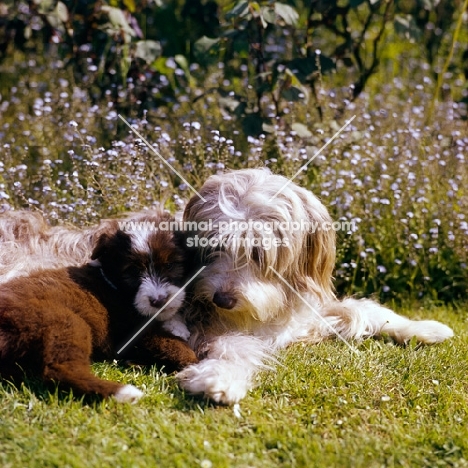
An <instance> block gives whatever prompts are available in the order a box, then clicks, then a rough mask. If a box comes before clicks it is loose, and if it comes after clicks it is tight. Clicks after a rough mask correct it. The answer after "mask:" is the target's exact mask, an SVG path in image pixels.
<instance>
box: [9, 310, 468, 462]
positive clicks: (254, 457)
mask: <svg viewBox="0 0 468 468" xmlns="http://www.w3.org/2000/svg"><path fill="white" fill-rule="evenodd" d="M400 312H402V313H405V314H407V315H409V316H412V317H415V318H422V317H424V318H433V319H437V320H441V321H443V322H445V323H447V324H449V325H451V326H452V327H453V328H454V330H455V337H454V338H453V339H451V340H449V341H448V342H446V343H443V344H441V345H437V346H432V347H420V346H417V345H415V344H414V343H410V344H409V345H408V346H406V347H400V346H394V345H393V344H391V343H387V342H385V340H379V341H375V340H367V341H364V342H363V343H361V344H356V347H357V349H358V351H359V352H358V353H353V352H352V351H351V350H350V349H349V348H348V347H346V346H345V345H344V344H343V343H341V342H337V341H329V342H325V343H322V344H320V345H315V346H308V345H303V344H296V345H294V346H292V347H290V348H289V349H288V350H286V351H284V352H283V354H282V355H281V358H280V361H281V363H280V365H279V366H278V367H277V368H276V369H275V370H274V371H271V372H267V373H264V374H263V375H261V378H260V380H259V382H258V386H257V388H256V389H255V390H254V391H252V392H251V393H250V394H249V395H248V397H247V398H246V399H245V400H243V401H242V402H241V404H240V408H230V407H217V406H213V405H212V404H210V403H207V402H205V401H202V400H197V399H194V398H192V397H190V396H188V395H184V394H183V392H181V390H179V389H178V387H177V385H176V383H175V380H174V378H173V377H172V376H168V375H166V374H164V373H160V372H159V371H157V370H156V369H154V368H150V369H141V368H138V367H136V368H129V369H128V368H124V367H121V366H120V365H119V364H117V363H115V362H114V363H98V364H95V366H94V371H95V372H96V373H97V374H98V375H100V376H102V377H108V378H114V379H117V380H119V381H121V382H126V383H132V384H134V385H137V386H139V387H140V388H142V389H144V390H145V394H146V396H145V397H144V398H143V399H142V400H140V402H139V403H138V404H136V405H128V404H124V405H119V404H117V403H115V402H113V401H98V400H87V401H82V400H80V399H77V398H74V397H73V396H72V395H70V394H68V393H63V392H60V391H57V390H56V391H55V392H54V390H52V391H50V392H49V390H48V389H46V388H45V387H43V386H42V384H40V383H37V382H34V381H33V382H27V383H26V384H25V385H23V386H21V387H20V388H18V387H13V386H11V385H9V384H7V383H3V384H2V386H1V387H0V414H1V417H0V441H1V453H0V464H1V466H2V467H36V466H37V467H39V466H40V467H61V468H64V467H120V466H121V467H148V466H159V467H196V466H201V467H211V466H212V467H230V466H232V467H265V466H272V467H273V466H275V467H276V466H284V467H293V466H298V467H300V466H304V467H305V466H307V467H314V466H317V467H347V466H349V467H383V466H389V467H397V466H401V467H416V466H417V467H423V466H427V467H435V466H455V467H465V466H468V442H467V441H468V429H467V417H468V397H467V393H466V389H467V384H468V377H467V376H468V334H467V331H466V322H467V319H468V314H467V313H466V311H465V310H463V309H459V310H454V309H451V308H444V307H440V308H431V309H430V310H422V309H419V310H413V311H409V310H401V311H400Z"/></svg>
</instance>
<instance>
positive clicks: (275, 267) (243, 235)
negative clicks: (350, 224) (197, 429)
mask: <svg viewBox="0 0 468 468" xmlns="http://www.w3.org/2000/svg"><path fill="white" fill-rule="evenodd" d="M200 194H201V195H202V197H204V199H205V201H203V200H202V199H201V198H199V197H198V196H194V197H193V198H192V199H191V200H190V202H189V203H188V205H187V207H186V210H185V213H184V221H185V222H186V223H197V225H198V231H197V232H196V234H197V235H198V237H199V238H201V237H206V238H209V239H213V244H212V245H213V246H215V245H216V242H219V243H220V245H219V247H217V248H216V247H215V248H206V249H204V252H203V253H204V254H205V255H204V256H205V258H206V259H207V260H208V266H207V267H206V269H205V270H204V271H203V272H202V274H201V276H200V278H199V279H198V281H197V282H196V284H195V287H194V291H193V301H192V305H191V306H190V309H189V310H188V311H187V315H188V320H189V323H190V327H191V338H190V341H189V342H190V345H191V346H192V347H193V349H194V350H195V351H196V352H197V354H198V357H199V358H200V359H201V362H200V363H198V364H194V365H191V366H189V367H187V368H186V369H184V370H183V371H182V372H180V373H179V374H178V380H179V382H180V384H181V386H182V387H183V388H184V389H186V390H187V391H188V392H190V393H193V394H202V395H204V396H206V397H208V398H210V399H211V400H213V401H215V402H219V403H224V404H232V403H236V402H238V401H239V400H240V399H242V398H243V397H244V396H245V395H246V393H247V391H248V390H249V389H250V388H251V387H252V385H253V383H254V377H255V375H256V373H257V371H258V370H259V369H261V368H262V367H264V366H265V365H266V364H271V362H272V361H274V355H275V352H276V351H277V350H278V349H279V348H282V347H285V346H287V345H288V344H290V343H293V342H296V341H299V340H306V341H310V342H318V341H320V340H323V339H325V338H329V337H334V336H335V334H337V335H339V336H340V337H341V338H343V339H346V340H348V339H362V338H365V337H370V336H377V335H381V334H388V335H390V336H391V337H393V338H394V339H395V341H397V342H398V343H405V342H406V341H408V340H409V339H411V338H412V337H413V336H415V337H416V338H417V339H418V340H419V341H420V342H422V343H428V344H430V343H438V342H441V341H443V340H445V339H446V338H449V337H451V336H452V335H453V333H452V330H451V329H450V328H449V327H447V326H445V325H443V324H441V323H439V322H435V321H427V320H424V321H412V320H409V319H407V318H405V317H402V316H399V315H397V314H395V313H394V312H392V311H391V310H389V309H387V308H385V307H382V306H381V305H379V304H377V303H376V302H374V301H371V300H356V299H352V298H347V299H344V300H342V301H338V300H337V299H336V298H335V295H334V292H333V286H332V271H333V268H334V264H335V233H334V231H333V230H325V229H320V227H321V226H322V225H323V224H322V223H331V218H330V216H329V214H328V212H327V210H326V208H325V207H324V206H323V205H322V203H321V202H320V201H319V200H318V199H317V198H316V197H315V196H314V195H313V194H312V193H310V192H309V191H307V190H305V189H303V188H301V187H298V186H297V185H295V184H293V183H288V180H287V179H285V178H284V177H282V176H279V175H273V174H271V173H270V172H269V171H268V170H266V169H246V170H240V171H234V172H228V173H225V174H223V175H216V176H212V177H210V178H209V179H208V180H207V182H206V183H205V184H204V185H203V187H202V188H201V190H200ZM210 220H211V225H210V224H209V221H210ZM231 221H234V222H238V223H243V224H237V226H234V225H232V224H231V225H230V226H229V223H230V222H231ZM249 221H251V223H250V224H249ZM301 221H305V222H309V223H314V224H315V223H318V226H319V228H318V229H317V230H316V231H315V232H310V231H309V230H307V229H297V225H296V229H294V228H292V226H293V225H292V224H291V223H293V222H297V223H300V222H301ZM274 222H277V223H279V224H278V225H277V227H276V229H273V230H272V231H271V232H270V230H269V229H262V225H261V223H270V224H269V225H268V226H272V225H273V223H274ZM221 223H224V225H223V226H221ZM281 223H283V224H281ZM287 223H289V227H290V228H289V229H288V227H287V226H288V224H287ZM226 226H229V227H226ZM264 226H265V224H264ZM328 226H329V224H328ZM205 227H206V229H205ZM194 234H195V233H194ZM275 239H276V241H275ZM246 240H247V241H250V244H247V243H246ZM189 241H190V239H189ZM192 241H193V238H192ZM275 242H276V243H275ZM268 247H270V248H268Z"/></svg>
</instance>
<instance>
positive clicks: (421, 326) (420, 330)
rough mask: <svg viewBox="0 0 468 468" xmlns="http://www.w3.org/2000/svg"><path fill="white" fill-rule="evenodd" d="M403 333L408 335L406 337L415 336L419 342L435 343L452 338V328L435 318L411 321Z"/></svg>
mask: <svg viewBox="0 0 468 468" xmlns="http://www.w3.org/2000/svg"><path fill="white" fill-rule="evenodd" d="M405 334H406V335H407V336H408V339H411V338H412V337H413V336H415V337H416V338H417V339H418V341H420V342H421V343H424V344H435V343H441V342H442V341H445V340H446V339H448V338H452V336H453V330H452V329H451V328H450V327H447V325H444V324H443V323H440V322H436V321H435V320H421V321H418V322H412V323H411V325H410V326H409V327H408V330H407V331H405Z"/></svg>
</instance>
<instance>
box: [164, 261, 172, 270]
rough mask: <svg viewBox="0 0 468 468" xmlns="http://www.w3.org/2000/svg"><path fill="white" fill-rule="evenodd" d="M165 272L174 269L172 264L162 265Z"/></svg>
mask: <svg viewBox="0 0 468 468" xmlns="http://www.w3.org/2000/svg"><path fill="white" fill-rule="evenodd" d="M164 266H165V268H166V270H172V269H173V268H174V263H172V262H168V263H165V264H164Z"/></svg>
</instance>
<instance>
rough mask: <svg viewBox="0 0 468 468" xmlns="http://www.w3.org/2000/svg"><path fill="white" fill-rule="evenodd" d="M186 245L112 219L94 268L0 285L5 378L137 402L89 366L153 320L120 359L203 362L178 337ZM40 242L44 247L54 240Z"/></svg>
mask: <svg viewBox="0 0 468 468" xmlns="http://www.w3.org/2000/svg"><path fill="white" fill-rule="evenodd" d="M166 218H167V215H161V217H158V220H160V219H166ZM139 219H140V220H143V219H145V218H143V217H140V218H139ZM148 219H153V220H154V218H148ZM37 220H38V221H40V220H39V219H38V218H37ZM41 229H42V230H44V227H43V226H41ZM45 230H46V231H47V229H45ZM13 234H15V233H13ZM67 235H68V233H67ZM85 237H86V235H85ZM19 239H21V236H19ZM29 240H31V238H29ZM59 242H60V241H59ZM181 242H182V241H181V239H178V238H177V234H175V233H171V232H162V231H159V232H150V231H147V232H135V233H126V232H123V231H121V230H120V229H118V224H117V222H115V223H108V225H107V230H106V232H103V233H101V234H100V236H99V238H98V240H97V242H96V246H95V248H94V250H93V253H92V256H91V262H89V263H88V264H86V265H84V266H80V267H74V266H72V267H68V268H63V269H58V270H40V271H37V272H33V273H31V274H29V275H28V276H25V277H18V278H14V279H12V280H10V281H8V282H6V283H5V284H2V285H0V374H1V375H2V376H5V377H10V376H13V377H15V376H17V372H16V371H17V369H18V367H17V366H21V368H23V369H24V370H33V371H36V373H38V374H39V375H40V376H41V377H42V378H43V379H44V380H46V381H56V382H58V383H61V384H65V385H67V386H69V387H71V388H72V389H73V390H74V391H76V392H78V393H82V394H92V393H95V394H98V395H101V396H103V397H108V396H111V395H113V396H114V397H115V398H116V399H117V400H118V401H135V400H137V399H138V398H139V397H140V396H141V395H142V393H141V392H140V391H139V390H138V389H137V388H135V387H133V386H132V385H122V384H119V383H117V382H112V381H107V380H102V379H99V378H97V377H95V376H94V375H93V374H92V373H91V369H90V361H91V358H93V359H102V358H113V357H116V354H115V352H116V351H117V350H118V349H119V348H120V347H122V346H124V345H125V344H126V343H127V342H128V340H130V338H131V337H132V336H133V335H134V333H135V332H137V331H138V330H139V329H140V328H141V327H142V326H143V325H144V324H146V323H147V322H148V320H149V318H150V317H151V316H154V315H155V314H158V315H157V316H156V318H155V320H154V321H153V322H152V323H151V324H150V325H149V326H148V327H147V328H146V329H145V330H144V331H143V332H142V333H141V335H139V336H138V337H137V338H136V339H135V341H134V342H131V343H130V344H129V345H128V346H127V347H126V348H125V350H124V353H123V354H120V355H119V357H125V358H127V359H130V360H132V361H136V362H141V363H144V364H146V363H155V362H157V363H159V364H163V365H165V366H166V368H168V369H170V370H180V369H182V368H183V367H184V366H186V365H188V364H193V363H196V362H198V360H197V358H196V356H195V354H194V352H193V351H192V350H191V349H190V348H189V347H188V345H187V343H186V341H185V340H183V339H182V338H180V336H182V337H183V338H188V330H187V329H186V327H185V325H184V323H183V322H182V320H181V318H180V316H179V315H178V310H179V308H180V307H181V305H182V303H183V300H184V295H185V293H184V292H183V291H180V288H181V286H183V284H184V281H185V274H184V268H185V249H184V247H183V245H181ZM44 245H45V246H46V247H45V249H42V251H44V250H46V251H47V250H48V249H49V247H50V245H52V244H44ZM76 245H77V246H79V243H77V244H76ZM74 253H76V251H74ZM85 253H86V248H85V250H84V252H83V254H85ZM48 254H49V252H47V255H46V258H48V259H50V255H48ZM64 255H65V256H64V258H66V259H67V260H69V259H70V257H69V256H68V254H67V252H64ZM58 256H59V257H60V253H58ZM62 261H66V260H64V259H62ZM178 293H179V294H178ZM176 294H178V295H177V296H176ZM163 306H165V308H164V310H161V311H160V309H161V308H162V307H163ZM176 335H178V336H176Z"/></svg>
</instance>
